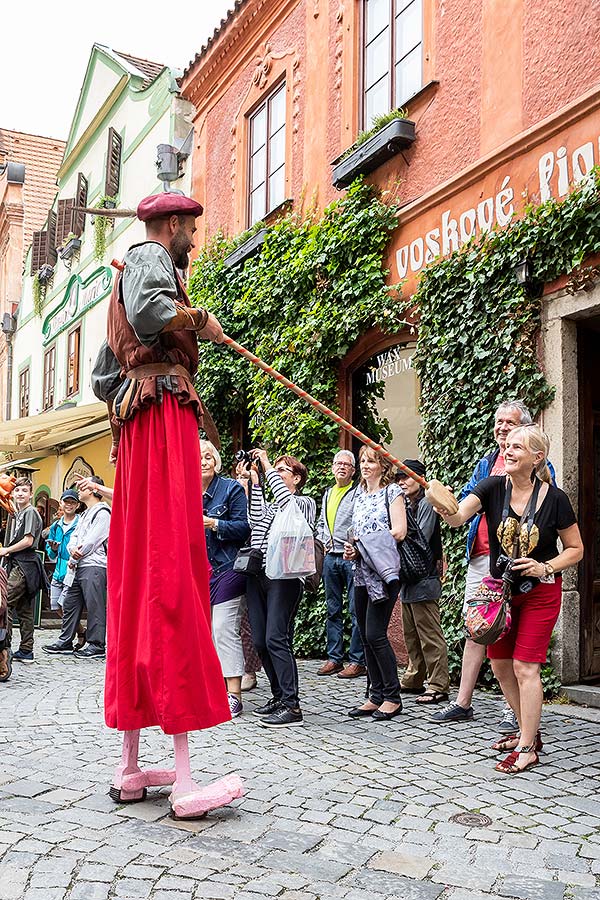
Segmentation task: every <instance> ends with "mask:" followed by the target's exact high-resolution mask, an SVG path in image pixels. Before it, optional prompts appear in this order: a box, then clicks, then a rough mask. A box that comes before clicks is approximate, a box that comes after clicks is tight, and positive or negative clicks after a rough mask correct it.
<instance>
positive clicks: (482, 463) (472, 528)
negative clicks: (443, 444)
mask: <svg viewBox="0 0 600 900" xmlns="http://www.w3.org/2000/svg"><path fill="white" fill-rule="evenodd" d="M499 453H500V449H499V448H498V447H496V449H495V450H492V452H491V453H488V454H487V456H484V457H483V458H482V459H480V460H479V462H478V463H477V465H476V466H475V468H474V469H473V474H472V475H471V477H470V479H469V481H468V482H467V483H466V484H465V486H464V488H463V489H462V491H461V492H460V497H459V498H458V499H459V500H464V499H465V497H467V496H468V495H469V494H470V493H472V491H473V488H474V487H475V485H477V484H479V482H480V481H483V479H484V478H488V477H489V475H490V474H491V472H492V469H493V468H494V463H495V462H496V460H497V459H498V455H499ZM548 468H549V469H550V475H551V476H552V484H554V485H556V473H555V471H554V466H553V465H552V463H551V462H550V460H548ZM480 522H481V513H478V514H477V515H476V516H473V518H472V519H471V522H470V524H469V533H468V535H467V553H466V559H467V562H469V560H470V558H471V551H472V549H473V544H474V543H475V536H476V535H477V529H478V528H479V523H480Z"/></svg>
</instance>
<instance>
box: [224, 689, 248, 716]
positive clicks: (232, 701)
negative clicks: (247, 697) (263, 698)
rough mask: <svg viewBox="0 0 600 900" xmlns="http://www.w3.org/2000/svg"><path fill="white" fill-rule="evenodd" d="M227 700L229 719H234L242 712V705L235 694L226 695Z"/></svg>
mask: <svg viewBox="0 0 600 900" xmlns="http://www.w3.org/2000/svg"><path fill="white" fill-rule="evenodd" d="M227 699H228V700H229V712H230V713H231V718H232V719H235V718H237V717H238V716H241V714H242V713H243V712H244V705H243V703H242V701H241V700H238V698H237V697H236V696H235V694H227Z"/></svg>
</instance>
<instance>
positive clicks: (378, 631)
mask: <svg viewBox="0 0 600 900" xmlns="http://www.w3.org/2000/svg"><path fill="white" fill-rule="evenodd" d="M397 598H398V595H397V592H396V591H393V592H392V594H391V596H390V597H388V599H387V600H383V601H382V602H381V603H372V602H371V601H370V600H369V596H368V594H367V589H366V588H365V587H359V586H358V585H356V584H355V585H354V609H355V610H356V621H357V623H358V629H359V631H360V636H361V638H362V642H363V644H364V647H365V657H366V660H367V671H368V673H369V681H370V684H371V689H370V698H371V702H372V703H375V704H376V706H381V704H382V703H383V701H384V700H387V701H389V702H390V703H401V702H402V699H401V696H400V681H399V680H398V663H397V662H396V654H395V653H394V651H393V650H392V645H391V644H390V642H389V640H388V636H387V630H388V625H389V624H390V619H391V617H392V610H393V609H394V606H395V604H396V600H397Z"/></svg>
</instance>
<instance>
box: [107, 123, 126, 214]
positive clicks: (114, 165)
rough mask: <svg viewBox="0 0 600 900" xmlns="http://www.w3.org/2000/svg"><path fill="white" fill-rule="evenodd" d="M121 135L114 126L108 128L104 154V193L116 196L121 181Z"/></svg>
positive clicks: (108, 195)
mask: <svg viewBox="0 0 600 900" xmlns="http://www.w3.org/2000/svg"><path fill="white" fill-rule="evenodd" d="M121 146H122V141H121V135H120V134H119V133H118V132H117V131H115V129H114V128H109V129H108V151H107V155H106V181H105V182H104V193H105V194H106V196H107V197H116V196H117V194H118V193H119V185H120V182H121Z"/></svg>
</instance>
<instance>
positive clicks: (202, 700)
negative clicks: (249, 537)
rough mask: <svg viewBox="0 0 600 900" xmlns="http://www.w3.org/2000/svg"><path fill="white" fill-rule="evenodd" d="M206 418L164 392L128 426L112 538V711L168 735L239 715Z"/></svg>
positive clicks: (113, 720) (119, 722) (127, 727)
mask: <svg viewBox="0 0 600 900" xmlns="http://www.w3.org/2000/svg"><path fill="white" fill-rule="evenodd" d="M209 572H210V567H209V563H208V557H207V555H206V540H205V535H204V526H203V520H202V482H201V476H200V447H199V443H198V422H197V419H196V416H195V414H194V411H193V409H192V407H191V406H189V405H188V406H181V405H180V404H179V403H178V402H177V400H175V398H174V397H173V395H172V394H171V393H170V392H168V391H165V392H164V398H163V402H162V403H161V404H160V405H157V404H152V405H151V406H149V407H148V408H147V409H142V410H139V411H138V412H137V413H136V415H135V416H134V417H133V419H132V420H131V421H129V422H127V423H126V424H125V425H124V426H123V429H122V437H121V444H120V447H119V455H118V461H117V471H116V478H115V494H114V500H113V507H112V516H111V527H110V537H109V541H108V609H107V648H106V650H107V652H106V682H105V689H104V712H105V719H106V724H107V725H108V727H109V728H118V729H120V730H121V731H134V730H136V729H138V728H148V727H149V726H152V725H158V726H160V728H162V730H163V731H164V732H165V733H166V734H180V733H182V732H184V731H194V730H196V729H200V728H211V727H212V726H213V725H218V724H219V723H220V722H225V721H228V720H229V719H230V718H231V714H230V711H229V703H228V700H227V692H226V689H225V684H224V681H223V674H222V671H221V665H220V663H219V659H218V657H217V653H216V651H215V648H214V645H213V642H212V633H211V617H210V601H209V588H208V582H209Z"/></svg>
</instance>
